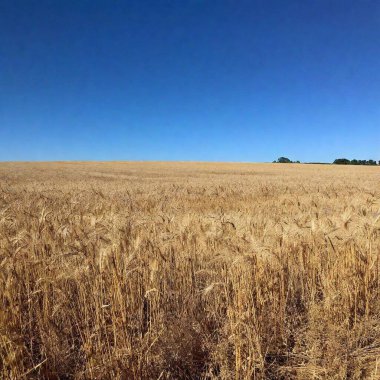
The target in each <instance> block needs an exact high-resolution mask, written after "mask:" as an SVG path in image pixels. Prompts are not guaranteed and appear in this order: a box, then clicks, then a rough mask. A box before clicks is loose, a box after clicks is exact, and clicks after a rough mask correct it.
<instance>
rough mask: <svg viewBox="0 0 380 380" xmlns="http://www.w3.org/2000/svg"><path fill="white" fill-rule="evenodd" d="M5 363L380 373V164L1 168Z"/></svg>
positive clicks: (185, 374) (61, 374) (88, 370)
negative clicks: (345, 165)
mask: <svg viewBox="0 0 380 380" xmlns="http://www.w3.org/2000/svg"><path fill="white" fill-rule="evenodd" d="M0 185H1V190H0V302H1V303H0V377H1V378H4V379H22V378H29V379H37V378H38V379H210V380H211V379H305V380H306V379H379V378H380V318H379V317H380V298H379V296H380V294H379V290H380V287H379V285H380V274H379V270H380V261H379V254H380V240H379V238H380V202H379V201H380V187H379V185H380V170H379V168H377V167H374V168H372V167H333V166H319V165H307V166H306V165H305V166H304V165H272V164H254V165H250V164H201V163H186V164H185V163H182V164H181V163H145V164H143V163H141V164H139V163H50V164H48V163H46V164H37V163H36V164H33V163H28V164H26V163H25V164H21V163H19V164H17V163H2V164H1V165H0Z"/></svg>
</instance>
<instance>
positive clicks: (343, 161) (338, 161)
mask: <svg viewBox="0 0 380 380" xmlns="http://www.w3.org/2000/svg"><path fill="white" fill-rule="evenodd" d="M350 163H351V161H350V160H348V159H347V158H337V159H336V160H335V161H334V162H333V164H335V165H350Z"/></svg>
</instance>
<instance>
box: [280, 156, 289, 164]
mask: <svg viewBox="0 0 380 380" xmlns="http://www.w3.org/2000/svg"><path fill="white" fill-rule="evenodd" d="M277 162H279V163H280V164H291V163H292V161H290V160H289V158H287V157H280V158H279V159H278V160H277Z"/></svg>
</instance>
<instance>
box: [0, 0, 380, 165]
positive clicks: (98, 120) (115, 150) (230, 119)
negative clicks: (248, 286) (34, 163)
mask: <svg viewBox="0 0 380 380" xmlns="http://www.w3.org/2000/svg"><path fill="white" fill-rule="evenodd" d="M279 156H287V157H289V158H290V159H294V160H301V161H332V160H333V159H334V158H337V157H347V158H358V159H368V158H373V159H376V160H380V1H378V0H375V1H370V0H328V1H327V0H316V1H314V0H299V1H292V0H286V1H285V0H278V1H273V0H262V1H254V0H251V1H244V0H241V1H239V0H231V1H225V0H170V1H161V0H151V1H144V0H136V1H116V0H114V1H110V0H104V1H97V0H89V1H81V0H76V1H69V0H51V1H45V0H25V1H17V0H2V1H0V160H201V161H253V162H257V161H272V160H274V159H277V158H278V157H279Z"/></svg>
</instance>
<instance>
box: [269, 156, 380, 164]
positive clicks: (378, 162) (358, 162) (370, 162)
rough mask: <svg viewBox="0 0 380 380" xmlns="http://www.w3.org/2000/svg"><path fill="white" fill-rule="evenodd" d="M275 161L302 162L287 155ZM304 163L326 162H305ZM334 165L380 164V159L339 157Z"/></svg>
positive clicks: (286, 162) (282, 162) (281, 162)
mask: <svg viewBox="0 0 380 380" xmlns="http://www.w3.org/2000/svg"><path fill="white" fill-rule="evenodd" d="M273 163H279V164H300V163H301V162H300V161H292V160H290V159H289V158H287V157H279V158H278V159H277V161H273ZM304 164H326V162H304ZM332 164H334V165H380V160H379V161H377V162H376V160H357V159H353V160H349V159H348V158H337V159H335V160H334V162H333V163H332Z"/></svg>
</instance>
